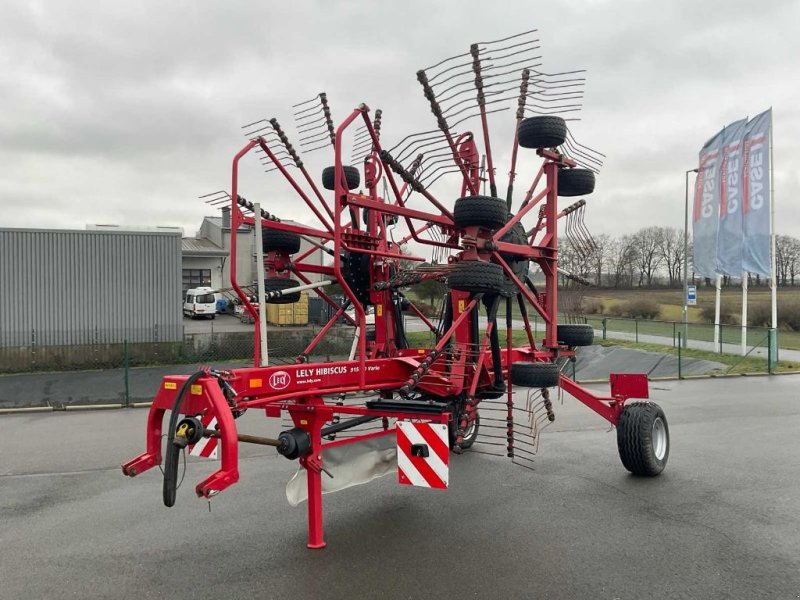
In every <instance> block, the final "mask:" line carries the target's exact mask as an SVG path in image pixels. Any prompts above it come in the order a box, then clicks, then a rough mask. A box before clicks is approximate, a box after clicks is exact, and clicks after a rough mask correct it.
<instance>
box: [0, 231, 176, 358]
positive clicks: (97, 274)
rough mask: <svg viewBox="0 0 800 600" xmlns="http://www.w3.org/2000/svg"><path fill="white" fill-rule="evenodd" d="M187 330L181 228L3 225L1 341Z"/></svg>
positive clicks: (155, 336)
mask: <svg viewBox="0 0 800 600" xmlns="http://www.w3.org/2000/svg"><path fill="white" fill-rule="evenodd" d="M182 338H183V323H182V314H181V230H180V229H178V228H153V229H151V230H145V231H129V230H123V229H120V228H117V227H107V226H93V227H90V228H87V230H85V231H80V230H42V229H6V228H0V346H2V347H15V346H31V345H33V346H63V345H82V344H115V343H121V342H123V341H125V340H127V341H128V342H166V341H179V340H181V339H182Z"/></svg>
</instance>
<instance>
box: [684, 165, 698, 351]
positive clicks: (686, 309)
mask: <svg viewBox="0 0 800 600" xmlns="http://www.w3.org/2000/svg"><path fill="white" fill-rule="evenodd" d="M697 171H698V169H689V170H688V171H686V200H685V202H684V205H683V347H684V348H687V347H688V341H689V173H697Z"/></svg>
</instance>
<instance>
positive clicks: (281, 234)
mask: <svg viewBox="0 0 800 600" xmlns="http://www.w3.org/2000/svg"><path fill="white" fill-rule="evenodd" d="M261 235H262V240H261V243H262V247H263V249H264V252H270V251H272V250H277V251H278V252H286V254H295V253H296V252H299V250H300V236H299V235H297V234H296V233H295V232H293V231H280V230H278V229H267V228H266V227H265V228H264V229H262V231H261Z"/></svg>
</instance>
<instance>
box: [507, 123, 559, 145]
mask: <svg viewBox="0 0 800 600" xmlns="http://www.w3.org/2000/svg"><path fill="white" fill-rule="evenodd" d="M517 137H518V140H519V145H520V146H522V147H523V148H556V147H557V146H560V145H561V144H563V143H564V142H565V141H566V140H567V123H566V121H564V119H562V118H561V117H550V116H541V117H528V118H527V119H523V120H522V122H521V123H520V124H519V129H518V130H517Z"/></svg>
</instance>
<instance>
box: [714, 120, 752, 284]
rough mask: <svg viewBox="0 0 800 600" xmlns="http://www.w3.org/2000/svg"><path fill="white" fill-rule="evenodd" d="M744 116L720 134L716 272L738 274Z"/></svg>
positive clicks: (735, 275)
mask: <svg viewBox="0 0 800 600" xmlns="http://www.w3.org/2000/svg"><path fill="white" fill-rule="evenodd" d="M746 126H747V119H742V120H740V121H736V122H735V123H731V124H730V125H728V126H727V127H726V128H725V129H724V130H723V134H722V151H721V156H720V161H719V174H720V179H719V181H720V187H719V192H720V194H719V195H720V205H719V232H718V234H717V268H716V271H717V273H721V274H722V275H730V276H732V277H741V276H742V187H743V185H742V184H743V178H742V173H743V172H744V156H743V154H744V152H743V150H744V148H743V146H744V133H745V127H746Z"/></svg>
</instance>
